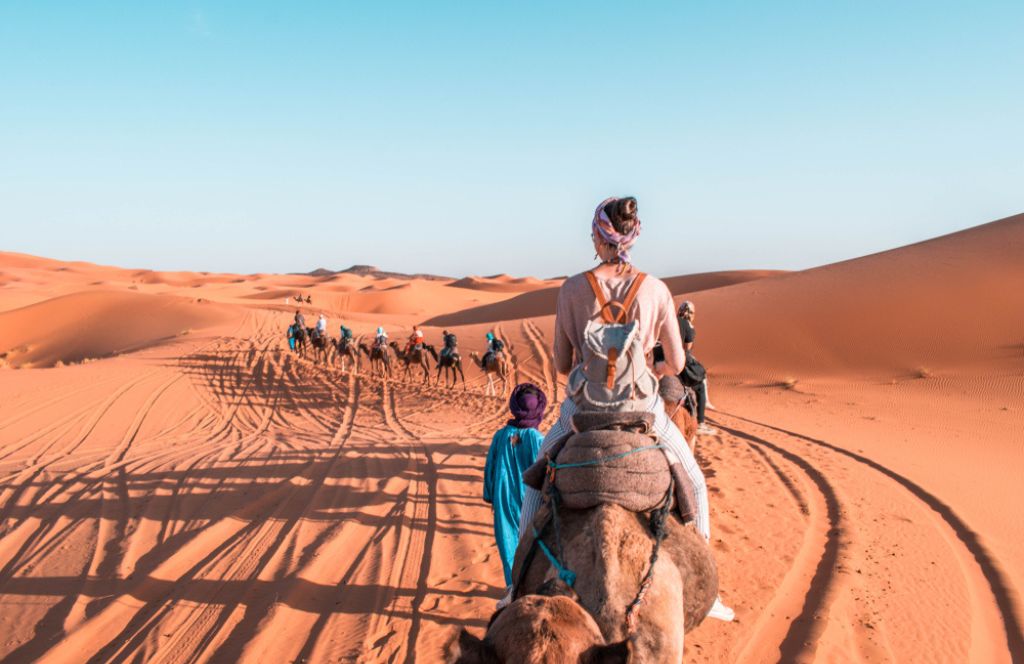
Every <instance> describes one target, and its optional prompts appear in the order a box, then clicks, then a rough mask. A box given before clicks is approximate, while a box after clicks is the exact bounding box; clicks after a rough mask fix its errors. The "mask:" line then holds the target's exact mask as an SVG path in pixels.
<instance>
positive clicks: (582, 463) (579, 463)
mask: <svg viewBox="0 0 1024 664" xmlns="http://www.w3.org/2000/svg"><path fill="white" fill-rule="evenodd" d="M663 449H665V446H664V445H662V444H661V443H658V444H656V445H647V446H645V447H636V448H634V449H631V450H630V451H628V452H620V453H619V454H613V455H612V456H610V457H601V458H600V459H591V460H590V461H577V462H575V463H555V462H554V461H552V460H548V466H550V467H551V468H554V469H555V470H561V469H562V468H585V467H587V466H601V465H604V464H606V463H608V462H610V461H618V460H619V459H625V458H626V457H628V456H630V455H632V454H636V453H637V452H647V451H648V450H663Z"/></svg>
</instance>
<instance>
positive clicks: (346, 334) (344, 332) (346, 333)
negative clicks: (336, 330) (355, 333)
mask: <svg viewBox="0 0 1024 664" xmlns="http://www.w3.org/2000/svg"><path fill="white" fill-rule="evenodd" d="M341 338H342V339H351V338H352V330H350V329H348V328H347V327H345V326H344V325H342V326H341Z"/></svg>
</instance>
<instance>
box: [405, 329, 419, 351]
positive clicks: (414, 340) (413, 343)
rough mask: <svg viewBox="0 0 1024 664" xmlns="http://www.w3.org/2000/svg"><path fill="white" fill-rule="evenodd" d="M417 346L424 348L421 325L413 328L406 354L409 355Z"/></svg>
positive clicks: (406, 345)
mask: <svg viewBox="0 0 1024 664" xmlns="http://www.w3.org/2000/svg"><path fill="white" fill-rule="evenodd" d="M417 346H420V347H422V346H423V330H421V329H420V326H419V325H413V326H412V334H410V335H409V340H408V341H406V344H405V353H406V355H408V354H409V353H411V352H412V351H413V350H415V349H416V347H417Z"/></svg>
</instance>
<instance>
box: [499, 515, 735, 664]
mask: <svg viewBox="0 0 1024 664" xmlns="http://www.w3.org/2000/svg"><path fill="white" fill-rule="evenodd" d="M546 509H547V507H546V506H545V507H544V508H542V510H546ZM558 516H559V531H560V532H559V537H560V539H561V551H562V554H561V555H562V558H561V560H562V563H561V564H562V565H563V566H564V567H565V568H566V569H569V570H572V571H574V572H575V573H576V575H577V576H576V582H575V585H574V587H573V589H574V590H575V591H576V592H577V593H578V597H579V603H580V605H581V606H582V607H583V608H584V609H586V610H587V612H588V613H589V614H590V615H591V616H592V617H593V618H594V620H595V622H596V623H597V625H598V627H599V628H600V630H601V634H602V635H603V637H604V639H605V641H606V642H609V643H613V642H618V641H622V640H623V639H629V641H630V647H631V652H632V659H630V661H634V662H680V661H682V658H683V643H684V635H685V633H686V631H687V630H691V629H693V628H694V627H696V626H697V625H699V624H700V623H701V621H703V619H704V617H705V616H706V615H707V612H708V610H710V608H711V605H712V604H713V603H714V601H715V597H717V595H718V570H717V567H716V566H715V561H714V558H713V556H712V553H711V549H710V547H709V546H708V544H707V542H706V541H704V538H703V537H701V535H700V534H698V533H697V532H696V530H694V529H693V528H691V527H688V526H684V525H683V524H682V522H681V521H680V520H679V519H678V518H677V517H676V516H675V515H671V514H670V515H668V516H667V518H666V519H665V531H666V535H665V539H664V541H663V542H662V545H661V549H660V551H659V555H658V556H657V559H656V561H655V562H654V565H653V575H652V576H651V583H650V585H649V587H648V589H647V591H646V594H645V595H644V596H643V598H642V602H641V603H640V605H639V608H638V609H637V611H636V623H635V627H634V629H633V630H632V633H630V632H631V630H630V628H629V626H628V624H627V620H626V614H627V607H628V606H629V605H630V604H631V603H633V602H634V601H635V600H636V598H637V597H638V594H639V592H640V589H641V587H642V586H641V580H642V579H643V578H644V576H645V575H646V574H647V572H648V569H649V568H650V567H651V558H652V551H653V547H654V537H653V536H652V534H651V530H650V527H649V523H648V519H647V516H646V515H643V514H637V513H634V512H630V511H628V510H626V509H625V508H623V507H620V506H618V505H614V504H601V505H598V506H596V507H592V508H590V509H586V510H570V509H567V508H564V507H561V508H559V515H558ZM542 535H543V537H542V539H543V541H544V542H545V544H546V545H547V547H548V549H549V550H550V551H552V552H558V551H559V548H558V545H557V543H556V541H555V540H556V538H555V536H554V533H553V532H552V528H551V527H550V526H549V527H548V528H546V529H545V531H544V532H543V533H542ZM516 564H517V565H516V566H517V570H519V569H525V573H523V574H521V576H520V577H519V578H520V579H521V581H520V582H519V584H518V585H517V588H516V593H517V596H520V597H521V596H523V595H525V594H527V593H533V592H537V591H538V589H539V588H541V587H542V586H543V585H544V584H545V583H546V582H549V579H551V578H552V577H554V575H555V570H554V569H553V567H552V564H551V563H550V562H549V561H548V559H547V558H546V557H545V555H544V554H543V553H541V552H540V551H539V550H536V549H531V547H530V543H529V538H524V540H523V542H521V543H520V548H519V550H518V551H517V552H516ZM680 617H683V619H682V620H680ZM489 635H490V634H489ZM495 638H497V636H495V637H493V638H492V641H493V640H494V639H495ZM510 661H521V660H519V659H516V658H513V659H512V660H510Z"/></svg>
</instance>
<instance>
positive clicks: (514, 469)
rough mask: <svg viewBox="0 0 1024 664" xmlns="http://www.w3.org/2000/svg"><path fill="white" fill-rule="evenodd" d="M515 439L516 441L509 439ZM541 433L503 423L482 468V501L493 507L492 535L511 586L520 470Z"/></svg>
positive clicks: (534, 455)
mask: <svg viewBox="0 0 1024 664" xmlns="http://www.w3.org/2000/svg"><path fill="white" fill-rule="evenodd" d="M515 439H518V442H517V443H516V444H513V440H515ZM542 442H544V436H542V435H541V433H540V432H539V431H537V430H536V429H517V428H516V427H514V426H512V425H505V427H503V428H502V429H499V430H498V432H497V433H495V434H494V438H493V439H492V440H491V448H490V449H489V450H487V465H486V466H485V467H484V500H485V501H487V502H488V503H490V504H491V507H492V508H493V510H494V538H495V539H496V540H497V542H498V553H499V554H501V566H502V569H503V570H504V571H505V585H506V586H511V585H512V563H513V561H514V560H515V555H516V546H517V545H518V544H519V514H520V512H521V511H522V509H523V496H524V495H525V494H526V485H525V484H523V471H524V470H526V469H527V468H529V467H530V466H531V465H533V462H534V461H536V460H537V454H538V452H540V445H541V443H542Z"/></svg>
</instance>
